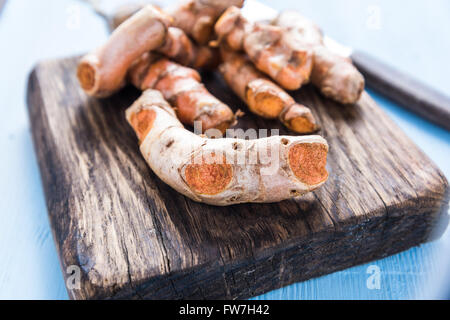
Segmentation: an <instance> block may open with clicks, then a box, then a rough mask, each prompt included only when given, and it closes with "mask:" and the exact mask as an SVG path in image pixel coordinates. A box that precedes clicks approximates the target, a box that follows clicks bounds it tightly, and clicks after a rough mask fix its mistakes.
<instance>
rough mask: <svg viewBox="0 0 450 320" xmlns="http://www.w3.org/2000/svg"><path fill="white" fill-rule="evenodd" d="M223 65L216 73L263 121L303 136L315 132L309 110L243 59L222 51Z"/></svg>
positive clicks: (235, 54) (240, 56)
mask: <svg viewBox="0 0 450 320" xmlns="http://www.w3.org/2000/svg"><path fill="white" fill-rule="evenodd" d="M221 54H222V57H223V60H224V62H223V63H222V64H221V65H220V67H219V70H220V72H221V73H222V75H223V76H224V78H225V81H226V82H227V83H228V85H229V86H230V87H231V89H232V90H233V91H234V92H235V93H236V94H237V95H238V96H239V97H240V98H241V99H242V100H244V101H245V102H246V103H247V105H248V107H249V109H250V110H251V111H252V112H253V113H255V114H257V115H259V116H261V117H264V118H268V119H275V118H277V117H278V118H279V119H280V121H281V122H282V123H283V124H284V125H285V126H286V127H288V128H289V129H291V130H292V131H294V132H297V133H301V134H305V133H311V132H314V131H317V130H318V126H317V125H316V121H315V119H314V116H313V115H312V113H311V110H309V109H308V108H306V107H305V106H301V105H299V104H296V103H295V100H294V99H293V98H292V97H291V96H290V95H289V94H288V93H286V92H285V91H284V90H283V89H281V88H280V87H279V86H277V85H276V84H275V83H273V82H272V81H270V80H269V79H268V78H267V77H265V76H264V75H263V74H262V73H261V72H259V71H258V70H257V69H256V68H255V67H254V66H253V64H252V63H251V62H250V61H249V60H247V59H246V57H245V56H244V55H241V54H238V53H235V52H233V51H230V50H228V49H227V48H224V47H221Z"/></svg>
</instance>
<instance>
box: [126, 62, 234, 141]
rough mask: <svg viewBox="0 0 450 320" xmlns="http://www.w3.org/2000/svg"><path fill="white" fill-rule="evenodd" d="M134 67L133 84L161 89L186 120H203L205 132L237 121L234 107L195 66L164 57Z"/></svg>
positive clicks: (139, 86)
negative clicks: (206, 83)
mask: <svg viewBox="0 0 450 320" xmlns="http://www.w3.org/2000/svg"><path fill="white" fill-rule="evenodd" d="M149 59H150V60H151V59H152V58H151V57H149ZM131 71H132V72H131V73H130V74H129V77H130V79H132V80H133V84H134V85H135V86H137V87H138V88H140V89H141V90H146V89H156V90H159V91H160V92H161V93H162V94H163V96H164V97H165V99H166V100H168V101H169V102H170V103H171V104H172V105H173V106H174V107H175V109H176V112H177V116H178V118H179V119H180V121H181V122H183V123H184V124H187V125H190V126H193V125H194V122H195V121H200V122H201V124H202V130H203V132H205V131H206V130H208V129H212V128H215V129H218V130H220V131H221V132H222V133H224V132H225V131H226V129H228V127H229V126H230V125H232V124H233V123H234V122H235V116H234V114H233V112H232V111H231V109H230V108H229V107H228V106H227V105H225V104H224V103H222V102H221V101H220V100H218V99H217V98H215V97H214V96H213V95H212V94H211V93H209V91H208V90H207V89H206V88H205V86H204V85H203V84H202V83H201V82H200V81H201V78H200V75H199V73H198V72H197V71H195V70H193V69H190V68H187V67H183V66H181V65H178V64H176V63H174V62H172V61H170V60H168V59H165V58H163V59H159V60H157V61H145V60H144V61H143V62H141V63H140V65H139V64H137V65H136V66H135V68H133V69H132V70H131ZM133 71H135V72H136V73H133Z"/></svg>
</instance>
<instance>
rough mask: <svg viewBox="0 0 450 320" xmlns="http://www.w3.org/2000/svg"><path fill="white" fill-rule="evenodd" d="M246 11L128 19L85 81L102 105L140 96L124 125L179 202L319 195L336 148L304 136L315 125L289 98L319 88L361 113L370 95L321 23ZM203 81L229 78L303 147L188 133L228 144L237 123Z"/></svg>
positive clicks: (237, 4)
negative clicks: (205, 76)
mask: <svg viewBox="0 0 450 320" xmlns="http://www.w3.org/2000/svg"><path fill="white" fill-rule="evenodd" d="M243 2H244V1H243V0H187V1H184V2H183V3H181V4H179V5H176V6H174V7H172V8H169V9H166V10H165V11H163V10H161V9H160V8H158V7H156V6H153V5H146V6H142V8H139V10H137V9H130V10H126V9H123V10H122V11H120V12H118V14H117V15H116V16H115V17H114V19H113V20H112V21H113V23H112V24H113V27H114V28H115V30H114V31H113V33H112V34H111V36H110V37H109V39H108V40H107V42H106V43H104V44H103V45H102V46H100V47H99V48H97V49H96V50H94V51H93V52H91V53H89V54H87V55H86V56H84V57H83V58H82V59H81V61H80V63H79V66H78V70H77V76H78V79H79V82H80V85H81V87H82V88H83V90H84V91H85V92H86V93H87V94H89V95H91V96H94V97H106V96H109V95H111V94H113V93H115V92H116V91H118V90H119V89H121V88H122V87H123V86H124V85H126V84H128V83H131V84H133V85H134V86H136V87H137V88H139V89H140V90H142V91H143V94H142V96H141V97H140V98H139V99H138V100H137V101H136V102H134V104H133V105H132V106H131V107H130V108H129V109H128V110H127V111H126V117H127V120H128V122H129V123H130V125H131V126H132V128H133V129H134V131H135V132H136V135H137V137H138V139H139V143H140V149H141V152H142V154H143V156H144V158H145V160H146V161H147V163H148V164H149V166H150V167H151V169H152V170H153V171H154V172H155V174H156V175H157V176H158V177H159V178H161V179H162V180H163V181H164V182H165V183H167V184H168V185H170V186H171V187H173V188H174V189H175V190H177V191H178V192H180V193H182V194H184V195H185V196H187V197H189V198H191V199H193V200H195V201H199V202H204V203H208V204H212V205H231V204H237V203H245V202H277V201H282V200H285V199H288V198H292V197H297V196H300V195H302V194H305V193H307V192H310V191H312V190H315V189H316V188H318V187H320V186H321V185H322V184H323V183H325V181H326V180H327V178H328V173H327V170H326V168H325V166H326V158H327V153H328V145H327V142H326V141H325V140H324V139H323V138H322V137H320V136H318V135H304V134H311V133H314V132H316V131H317V130H318V129H319V128H318V125H317V123H316V120H315V119H314V116H313V114H312V113H311V110H310V109H309V108H308V107H307V106H304V105H301V104H298V103H296V102H295V100H294V99H293V98H292V97H291V96H290V95H289V94H288V93H287V92H286V91H285V90H297V89H299V88H301V86H302V85H304V84H306V83H309V82H310V83H312V84H313V85H314V86H316V87H317V88H318V89H319V90H320V91H321V93H322V94H323V95H325V96H326V97H329V98H331V99H333V100H335V101H337V102H340V103H343V104H352V103H355V102H356V101H357V100H358V99H359V97H360V95H361V93H362V91H363V89H364V79H363V77H362V76H361V74H360V73H359V72H358V70H357V69H356V68H355V67H354V66H353V64H352V63H351V61H350V60H349V59H347V58H343V57H341V56H338V55H336V54H334V53H332V52H331V51H329V50H328V49H327V48H326V47H325V46H324V45H323V36H322V33H321V31H320V29H319V28H318V27H317V26H316V25H315V24H314V23H313V22H311V21H310V20H308V19H306V18H304V17H303V16H301V15H300V14H298V13H296V12H291V11H289V12H283V13H281V14H279V16H278V17H277V18H276V19H274V20H273V21H270V22H261V23H252V22H250V21H248V20H247V19H246V18H245V17H244V15H243V14H242V12H241V9H240V8H242V6H243ZM130 8H134V7H130ZM200 69H210V70H211V69H217V70H219V72H220V73H221V74H222V76H223V78H224V79H225V81H226V82H227V83H228V85H229V86H230V88H231V89H232V90H233V91H234V92H235V93H236V95H238V96H239V97H240V98H241V99H242V100H243V101H244V102H245V103H246V104H247V106H248V108H249V110H250V111H251V112H253V113H255V114H257V115H258V116H261V117H264V118H268V119H279V121H280V122H281V123H283V125H285V126H286V127H287V128H289V129H290V130H292V131H293V132H296V133H299V134H302V135H301V136H272V137H269V138H260V139H254V140H244V139H235V138H216V139H212V138H208V137H207V136H205V135H196V134H194V133H192V132H191V131H189V130H186V129H185V128H184V126H183V124H185V125H189V126H194V124H195V125H197V127H198V126H200V127H201V129H202V132H205V131H207V130H208V131H209V130H216V131H218V132H219V133H222V134H223V133H225V132H226V130H227V129H228V128H230V127H231V126H232V125H233V124H235V122H236V115H235V114H234V113H233V112H232V110H231V109H230V108H229V107H228V106H227V105H226V104H224V103H223V102H221V101H220V100H218V99H217V98H216V97H214V96H213V95H212V94H211V93H210V92H208V90H207V89H206V88H205V86H204V85H203V84H202V82H201V78H200V74H199V73H198V71H197V70H200ZM182 123H183V124H182Z"/></svg>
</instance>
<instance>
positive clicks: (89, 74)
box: [77, 62, 95, 91]
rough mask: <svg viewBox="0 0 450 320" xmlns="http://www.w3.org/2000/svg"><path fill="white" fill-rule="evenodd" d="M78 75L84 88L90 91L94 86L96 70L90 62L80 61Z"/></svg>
mask: <svg viewBox="0 0 450 320" xmlns="http://www.w3.org/2000/svg"><path fill="white" fill-rule="evenodd" d="M77 77H78V80H79V81H80V85H81V87H82V88H83V90H86V91H89V90H91V89H92V88H93V87H94V85H95V70H94V68H93V67H92V66H91V65H89V64H88V63H85V62H82V63H80V65H79V66H78V69H77Z"/></svg>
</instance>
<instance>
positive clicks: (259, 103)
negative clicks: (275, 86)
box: [246, 80, 285, 119]
mask: <svg viewBox="0 0 450 320" xmlns="http://www.w3.org/2000/svg"><path fill="white" fill-rule="evenodd" d="M255 82H257V80H256V81H253V82H252V83H250V84H253V83H255ZM246 95H247V103H248V106H249V108H250V110H251V111H252V112H254V113H256V114H257V115H259V116H261V117H264V118H268V119H275V118H277V117H278V115H279V114H280V113H281V111H282V110H283V108H284V106H285V104H284V102H283V101H282V100H281V99H280V98H279V97H278V96H277V95H274V94H273V93H272V92H271V91H270V90H258V89H257V88H254V87H252V86H250V85H249V86H248V88H247V92H246Z"/></svg>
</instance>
